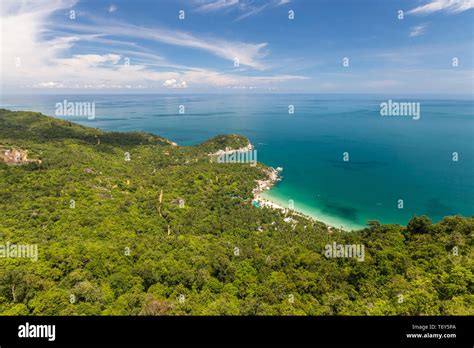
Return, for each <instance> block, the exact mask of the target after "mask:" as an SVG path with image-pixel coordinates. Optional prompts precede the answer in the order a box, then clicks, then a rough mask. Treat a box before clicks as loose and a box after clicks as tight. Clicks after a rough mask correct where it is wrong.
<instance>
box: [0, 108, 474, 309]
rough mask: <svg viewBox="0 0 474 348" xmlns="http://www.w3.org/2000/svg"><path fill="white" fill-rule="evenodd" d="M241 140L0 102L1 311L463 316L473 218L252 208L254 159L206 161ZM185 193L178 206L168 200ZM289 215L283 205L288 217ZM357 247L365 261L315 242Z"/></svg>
mask: <svg viewBox="0 0 474 348" xmlns="http://www.w3.org/2000/svg"><path fill="white" fill-rule="evenodd" d="M247 143H248V140H247V139H245V138H244V137H241V136H237V135H229V136H218V137H215V138H213V139H211V140H209V141H207V142H205V143H203V144H200V145H196V146H189V147H182V146H174V145H173V144H171V143H170V142H169V141H168V140H166V139H163V138H160V137H157V136H155V135H151V134H146V133H140V132H135V133H110V132H103V131H100V130H98V129H92V128H86V127H82V126H79V125H76V124H74V123H71V122H66V121H62V120H58V119H54V118H51V117H47V116H44V115H41V114H39V113H33V112H11V111H8V110H4V109H1V110H0V149H13V148H18V149H22V150H28V159H29V160H30V162H28V163H26V162H25V163H24V164H7V163H6V162H5V161H3V160H1V161H0V245H6V244H7V243H11V244H17V245H24V244H29V245H30V244H34V245H37V248H38V259H37V261H35V260H33V259H28V258H20V257H1V258H0V315H455V314H456V315H473V314H474V294H473V293H474V292H473V290H474V277H473V250H474V248H473V232H474V218H473V217H460V216H451V217H446V218H445V219H444V220H443V221H441V222H439V223H436V224H432V223H431V221H430V219H429V218H427V217H425V216H421V217H414V218H413V219H412V220H411V221H410V222H409V224H408V225H407V226H406V227H403V226H399V225H380V224H379V223H377V222H375V221H373V222H370V223H369V224H368V227H367V228H365V229H363V230H360V231H357V232H345V231H337V230H332V231H328V229H327V227H326V226H325V225H324V224H323V223H320V222H316V221H312V220H308V219H305V218H303V217H301V216H297V215H293V216H292V218H293V219H294V220H295V222H288V221H284V218H285V216H284V215H283V213H282V212H279V211H274V210H270V209H268V208H256V207H254V206H253V205H252V204H251V199H252V197H253V195H252V189H253V188H254V187H255V181H256V180H259V179H263V178H265V175H266V174H265V168H266V167H265V166H264V165H262V164H258V165H257V166H255V167H252V166H249V165H245V164H227V163H226V164H222V163H211V162H210V160H209V156H208V153H210V152H215V151H217V150H219V149H224V148H225V147H229V148H239V147H241V146H245V145H247ZM180 200H182V201H181V202H182V203H184V205H183V204H181V205H180V204H178V202H180ZM290 215H292V213H290ZM333 242H336V243H338V244H344V245H345V244H361V245H364V247H365V249H364V250H365V258H364V261H363V262H360V261H358V260H357V259H355V258H327V257H326V256H325V246H326V245H327V244H332V243H333Z"/></svg>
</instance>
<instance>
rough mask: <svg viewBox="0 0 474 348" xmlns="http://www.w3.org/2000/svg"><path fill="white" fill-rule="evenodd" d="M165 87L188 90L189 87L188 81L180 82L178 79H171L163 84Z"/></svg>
mask: <svg viewBox="0 0 474 348" xmlns="http://www.w3.org/2000/svg"><path fill="white" fill-rule="evenodd" d="M163 87H166V88H187V87H188V85H187V84H186V81H181V82H178V81H176V79H169V80H166V81H165V82H163Z"/></svg>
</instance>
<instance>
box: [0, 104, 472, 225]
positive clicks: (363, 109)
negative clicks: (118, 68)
mask: <svg viewBox="0 0 474 348" xmlns="http://www.w3.org/2000/svg"><path fill="white" fill-rule="evenodd" d="M64 99H67V100H68V101H88V102H95V104H96V118H95V119H94V120H88V119H87V117H62V118H65V119H69V120H71V121H74V122H78V123H80V124H83V125H87V126H92V127H97V128H101V129H105V130H115V131H128V130H143V131H148V132H152V133H155V134H158V135H161V136H164V137H166V138H169V139H171V140H173V141H175V142H177V143H178V144H179V145H190V144H195V143H199V142H201V141H203V140H206V139H208V138H210V137H212V136H214V135H216V134H223V133H239V134H242V135H245V136H247V137H248V138H249V139H250V141H251V142H252V143H253V144H254V145H255V146H256V149H257V152H258V160H259V161H260V162H263V163H266V164H268V165H271V166H274V167H277V166H281V167H283V168H284V170H283V173H282V174H283V180H282V181H281V182H280V183H279V184H278V185H277V186H276V187H275V188H274V189H272V190H271V191H270V192H268V193H267V194H266V195H267V196H268V197H270V198H271V199H273V200H275V201H277V202H278V203H280V204H283V205H288V201H289V200H293V201H294V207H295V209H296V210H301V211H303V212H305V213H307V214H310V215H313V216H315V217H317V218H319V219H321V220H323V221H326V222H328V223H331V224H333V225H336V226H341V225H342V226H344V228H349V229H352V228H358V227H361V226H364V225H365V223H366V222H367V221H368V220H379V221H381V222H383V223H400V224H406V223H407V221H408V220H409V219H410V218H411V217H412V216H413V215H414V214H417V215H421V214H426V215H428V216H430V217H431V218H432V219H433V220H434V221H438V220H440V219H441V218H442V217H443V216H446V215H453V214H461V215H464V216H470V215H472V214H473V213H474V209H473V208H474V140H473V139H474V101H473V100H436V99H418V100H409V99H406V98H404V99H397V98H395V97H393V96H392V97H390V99H392V100H403V101H413V102H420V107H421V117H420V119H419V120H413V119H412V118H411V117H382V116H380V113H379V110H380V107H379V105H380V103H381V102H383V101H387V100H388V99H389V97H383V96H356V95H353V96H350V95H349V96H335V95H74V96H71V95H66V96H57V95H42V96H2V99H1V101H0V106H1V107H4V108H9V109H13V110H34V111H41V112H43V113H45V114H48V115H53V116H54V111H55V104H56V103H58V102H62V101H63V100H64ZM290 104H291V105H294V108H295V113H294V114H288V105H290ZM179 105H184V107H185V114H179V112H178V110H179ZM344 152H348V154H349V161H348V162H344V161H343V153H344ZM453 152H457V153H458V154H459V161H457V162H455V161H453V160H452V153H453ZM399 199H402V200H403V205H404V207H403V209H398V206H397V205H398V200H399Z"/></svg>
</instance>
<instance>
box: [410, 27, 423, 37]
mask: <svg viewBox="0 0 474 348" xmlns="http://www.w3.org/2000/svg"><path fill="white" fill-rule="evenodd" d="M426 27H427V25H426V24H421V25H416V26H414V27H412V28H411V30H410V34H409V36H410V37H416V36H420V35H423V34H424V33H425V31H426Z"/></svg>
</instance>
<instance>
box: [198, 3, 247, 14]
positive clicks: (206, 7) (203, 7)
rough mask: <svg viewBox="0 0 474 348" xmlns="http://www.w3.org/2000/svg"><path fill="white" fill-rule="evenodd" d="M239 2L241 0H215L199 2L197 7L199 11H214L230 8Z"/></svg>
mask: <svg viewBox="0 0 474 348" xmlns="http://www.w3.org/2000/svg"><path fill="white" fill-rule="evenodd" d="M238 4H239V0H214V1H209V2H204V3H202V2H199V6H198V7H197V8H196V11H198V12H213V11H219V10H225V9H229V8H231V7H234V6H235V5H238Z"/></svg>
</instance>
